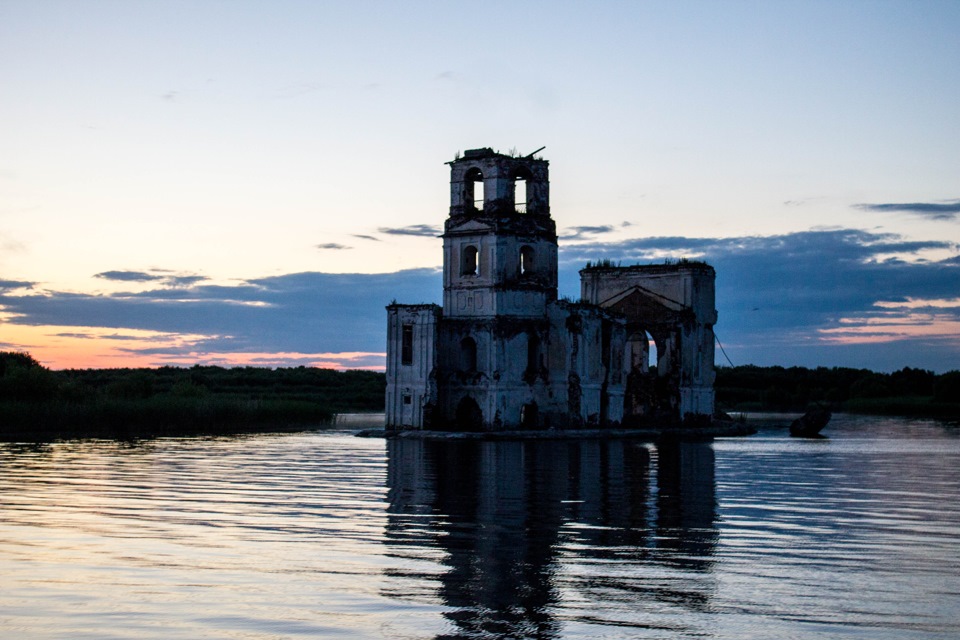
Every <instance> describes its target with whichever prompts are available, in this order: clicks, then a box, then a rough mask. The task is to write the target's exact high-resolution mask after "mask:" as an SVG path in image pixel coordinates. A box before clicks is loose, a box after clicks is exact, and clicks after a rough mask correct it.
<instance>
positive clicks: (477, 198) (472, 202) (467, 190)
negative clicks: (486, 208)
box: [463, 167, 484, 211]
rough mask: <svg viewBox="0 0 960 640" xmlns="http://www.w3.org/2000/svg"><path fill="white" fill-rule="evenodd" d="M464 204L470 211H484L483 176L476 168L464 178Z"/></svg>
mask: <svg viewBox="0 0 960 640" xmlns="http://www.w3.org/2000/svg"><path fill="white" fill-rule="evenodd" d="M463 190H464V193H463V204H464V205H466V207H467V208H468V209H476V210H477V211H483V198H484V190H483V174H482V173H481V172H480V169H477V168H476V167H474V168H472V169H470V170H469V171H467V173H466V175H464V176H463Z"/></svg>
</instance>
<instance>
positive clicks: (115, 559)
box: [0, 415, 960, 640]
mask: <svg viewBox="0 0 960 640" xmlns="http://www.w3.org/2000/svg"><path fill="white" fill-rule="evenodd" d="M382 419H383V418H382V415H381V416H373V417H363V416H355V417H353V418H352V419H346V420H343V421H341V422H340V423H338V424H337V425H336V426H335V427H333V428H332V429H326V430H321V431H313V432H304V433H293V434H290V433H287V434H260V435H249V436H242V437H218V438H171V439H156V440H149V441H142V442H136V443H118V442H110V441H76V442H62V443H54V444H48V445H12V444H0V635H2V636H3V637H10V638H14V637H16V638H65V637H70V638H98V639H104V638H133V637H136V638H164V639H169V638H197V637H204V638H243V639H260V638H264V639H265V638H357V637H361V638H450V637H467V638H498V637H531V638H532V637H535V638H596V637H608V638H618V637H631V638H717V639H719V638H733V637H736V638H756V639H761V638H823V639H827V638H837V637H847V638H864V639H868V638H869V639H871V640H876V639H886V638H889V639H893V638H898V639H899V638H930V639H933V638H943V639H946V638H956V637H960V427H957V426H956V425H948V424H946V423H941V422H936V421H929V420H908V419H902V418H880V417H866V416H846V415H837V416H835V417H834V419H833V421H832V422H831V423H830V425H829V426H828V427H827V429H826V430H825V431H824V433H825V435H827V436H828V437H826V438H823V439H813V440H811V439H797V438H790V437H789V436H788V434H787V431H786V429H785V428H769V429H768V428H762V429H761V430H760V432H759V433H758V434H757V435H755V436H751V437H748V438H729V439H717V440H715V441H713V442H709V443H678V442H670V443H644V442H636V441H619V440H607V441H597V440H584V441H524V442H474V441H470V442H429V441H406V440H390V441H385V440H379V439H367V438H356V437H354V436H353V435H352V433H353V431H355V430H357V429H359V428H364V427H371V426H379V425H382ZM781 422H782V423H783V424H786V423H788V421H781Z"/></svg>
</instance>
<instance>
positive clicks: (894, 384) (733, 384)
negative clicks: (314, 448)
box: [0, 351, 960, 442]
mask: <svg viewBox="0 0 960 640" xmlns="http://www.w3.org/2000/svg"><path fill="white" fill-rule="evenodd" d="M385 388H386V378H385V376H384V374H383V373H379V372H374V371H359V370H347V371H335V370H332V369H317V368H312V367H291V368H277V369H269V368H264V367H235V368H224V367H216V366H200V365H195V366H193V367H189V368H180V367H159V368H140V369H65V370H50V369H47V368H46V367H44V366H42V365H41V364H39V363H38V362H37V361H36V360H34V358H33V357H32V356H30V355H29V354H27V353H21V352H11V351H0V441H6V442H41V441H51V440H61V439H71V438H111V439H121V440H134V439H140V438H152V437H162V436H185V435H226V434H237V433H254V432H270V431H299V430H304V429H310V428H317V427H318V426H323V425H329V424H330V423H331V422H332V420H333V417H334V415H335V414H337V413H358V412H382V411H383V401H384V391H385ZM715 388H716V393H717V409H718V411H721V412H727V413H737V412H783V413H791V412H792V413H803V412H804V411H807V410H809V409H811V408H816V407H822V408H827V409H829V410H831V411H834V412H845V413H861V414H874V415H900V416H905V417H924V418H938V419H943V420H949V421H960V371H950V372H948V373H943V374H939V375H937V374H934V373H932V372H930V371H925V370H922V369H911V368H909V367H906V368H904V369H901V370H900V371H895V372H893V373H876V372H873V371H869V370H866V369H849V368H838V367H834V368H826V367H818V368H816V369H806V368H803V367H790V368H784V367H757V366H753V365H746V366H739V367H718V368H717V379H716V385H715Z"/></svg>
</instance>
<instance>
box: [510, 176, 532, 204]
mask: <svg viewBox="0 0 960 640" xmlns="http://www.w3.org/2000/svg"><path fill="white" fill-rule="evenodd" d="M531 177H533V176H531V175H530V172H529V171H528V170H527V169H526V167H519V168H518V169H517V170H516V171H515V172H514V174H513V206H514V208H515V209H516V211H517V213H526V212H527V199H528V196H527V183H528V181H529V180H530V178H531Z"/></svg>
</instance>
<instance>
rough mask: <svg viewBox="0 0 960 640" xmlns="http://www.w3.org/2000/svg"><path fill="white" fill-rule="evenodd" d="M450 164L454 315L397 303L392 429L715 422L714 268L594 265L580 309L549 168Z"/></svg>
mask: <svg viewBox="0 0 960 640" xmlns="http://www.w3.org/2000/svg"><path fill="white" fill-rule="evenodd" d="M535 153H536V152H535ZM448 164H449V165H450V174H451V175H450V215H449V217H448V218H447V220H446V223H445V225H444V233H443V235H442V236H441V237H442V238H443V306H442V307H440V306H438V305H435V304H396V303H395V304H391V305H389V306H388V307H387V392H386V426H387V429H393V430H398V429H435V430H450V431H498V430H508V429H510V430H512V429H550V428H557V429H576V428H585V427H602V426H617V425H619V426H624V427H630V426H641V425H646V424H653V425H666V424H678V423H681V422H706V421H709V419H710V416H712V414H713V409H714V393H713V381H714V364H713V363H714V336H713V325H714V323H715V322H716V320H717V312H716V309H715V303H714V280H715V273H714V270H713V268H712V267H710V266H709V265H707V264H704V263H701V262H683V261H681V262H680V263H677V264H660V265H649V266H631V267H614V266H608V265H606V264H604V263H601V264H600V265H596V266H591V265H588V266H587V267H586V268H585V269H583V270H581V271H580V278H581V284H580V287H581V301H580V302H570V301H566V300H558V299H557V232H556V223H555V222H554V220H553V218H551V217H550V194H549V180H548V164H549V163H548V162H547V161H546V160H542V159H539V158H537V157H534V154H530V155H528V156H523V157H514V156H512V155H504V154H501V153H497V152H494V151H493V150H492V149H488V148H484V149H472V150H469V151H466V152H465V153H464V155H463V157H458V158H456V159H455V160H453V161H452V162H449V163H448ZM651 343H653V345H655V350H656V364H655V367H651V366H649V357H650V353H651Z"/></svg>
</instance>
